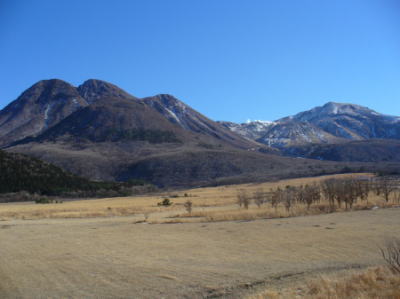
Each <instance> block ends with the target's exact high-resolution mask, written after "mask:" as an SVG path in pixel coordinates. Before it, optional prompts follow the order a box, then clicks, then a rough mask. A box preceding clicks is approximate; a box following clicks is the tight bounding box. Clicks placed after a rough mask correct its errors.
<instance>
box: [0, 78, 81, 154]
mask: <svg viewBox="0 0 400 299" xmlns="http://www.w3.org/2000/svg"><path fill="white" fill-rule="evenodd" d="M87 105H88V102H87V101H86V99H84V98H82V97H81V95H80V94H79V92H78V90H77V89H76V88H75V87H73V86H72V85H70V84H68V83H67V82H64V81H61V80H45V81H40V82H38V83H36V84H34V85H33V86H32V87H30V88H29V89H27V90H26V91H25V92H23V93H22V94H21V95H20V96H19V97H18V99H17V100H15V101H13V102H12V103H10V104H9V105H8V106H6V107H5V108H4V109H3V110H1V111H0V147H1V146H6V145H8V144H10V143H12V142H14V141H17V140H19V139H22V138H24V137H27V136H35V135H37V134H40V133H41V132H44V131H45V130H47V129H48V128H51V127H52V126H54V125H55V124H57V123H58V122H60V121H61V120H63V119H64V118H66V117H67V116H68V115H70V114H71V113H73V112H75V111H77V110H79V109H81V108H83V107H86V106H87Z"/></svg>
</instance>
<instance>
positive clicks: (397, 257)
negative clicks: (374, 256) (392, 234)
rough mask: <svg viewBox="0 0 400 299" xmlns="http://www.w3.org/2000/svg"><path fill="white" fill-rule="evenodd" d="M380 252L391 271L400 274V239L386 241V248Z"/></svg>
mask: <svg viewBox="0 0 400 299" xmlns="http://www.w3.org/2000/svg"><path fill="white" fill-rule="evenodd" d="M380 250H381V254H382V257H383V259H384V260H385V261H386V263H387V264H388V266H389V267H390V269H391V270H392V271H393V272H395V273H398V274H400V239H393V240H390V241H386V243H385V247H384V248H380Z"/></svg>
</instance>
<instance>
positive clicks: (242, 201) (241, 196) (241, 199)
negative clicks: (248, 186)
mask: <svg viewBox="0 0 400 299" xmlns="http://www.w3.org/2000/svg"><path fill="white" fill-rule="evenodd" d="M237 203H238V205H239V207H242V206H243V207H244V208H245V209H248V208H249V205H250V197H249V195H248V194H247V192H246V191H245V190H243V189H241V190H239V191H238V193H237Z"/></svg>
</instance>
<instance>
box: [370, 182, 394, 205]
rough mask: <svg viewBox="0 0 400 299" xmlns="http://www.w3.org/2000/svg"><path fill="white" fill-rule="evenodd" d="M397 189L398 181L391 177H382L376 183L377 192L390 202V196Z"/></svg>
mask: <svg viewBox="0 0 400 299" xmlns="http://www.w3.org/2000/svg"><path fill="white" fill-rule="evenodd" d="M396 189H397V181H395V180H393V179H391V178H390V177H382V178H380V179H379V180H377V181H376V182H375V192H376V194H377V195H381V196H382V197H383V198H384V199H385V201H386V202H389V197H390V194H392V193H393V192H394V191H395V190H396Z"/></svg>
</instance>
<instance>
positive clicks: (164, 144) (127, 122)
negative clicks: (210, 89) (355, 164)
mask: <svg viewBox="0 0 400 299" xmlns="http://www.w3.org/2000/svg"><path fill="white" fill-rule="evenodd" d="M52 82H56V83H57V84H58V85H57V86H62V87H64V86H67V87H68V89H69V90H70V94H71V95H73V96H76V97H77V98H78V97H79V99H81V100H82V105H81V106H80V107H77V108H76V110H75V111H73V112H71V113H68V114H65V115H63V116H64V117H63V118H61V117H59V118H56V117H55V116H53V113H54V111H55V110H54V111H53V110H49V111H48V114H47V118H48V119H54V121H53V122H52V123H51V125H50V124H49V125H48V126H46V127H42V128H41V130H37V131H34V132H32V133H31V134H20V135H18V134H16V135H14V138H13V140H12V142H10V140H8V139H1V140H2V142H3V143H2V144H4V146H3V147H4V148H6V149H7V151H11V152H18V153H23V154H27V155H31V156H34V157H36V158H39V159H42V160H44V161H47V162H50V163H53V164H55V165H57V166H60V167H62V168H63V169H65V170H67V171H70V172H72V173H74V174H77V175H80V176H84V177H87V178H91V179H95V180H129V179H131V178H151V179H152V181H151V182H153V183H155V184H158V185H165V186H167V185H170V184H175V185H182V184H184V185H186V184H189V183H190V184H199V183H200V182H201V183H206V182H207V183H209V182H211V181H213V180H215V179H216V178H220V177H230V176H245V174H246V173H247V172H248V171H250V169H254V167H249V166H245V161H251V163H250V162H249V163H248V164H249V165H250V164H251V165H258V167H259V170H260V172H264V173H266V172H268V171H270V172H271V170H268V171H267V170H266V169H262V168H261V165H263V166H264V167H266V165H268V166H270V165H276V166H277V165H280V164H281V163H282V162H276V161H273V160H276V159H277V158H276V156H274V155H267V154H266V153H269V152H272V153H274V152H275V151H274V150H271V149H270V148H269V147H267V146H264V145H262V144H259V143H257V142H255V141H252V140H248V139H246V138H243V137H241V136H240V135H238V134H235V133H233V132H231V131H230V130H229V129H227V128H225V127H224V126H222V125H221V124H219V123H217V122H214V121H212V120H210V119H208V118H207V117H205V116H203V115H202V114H200V113H199V112H197V111H195V110H194V109H192V108H191V107H189V106H188V105H186V104H184V103H183V102H181V101H179V100H178V99H176V98H174V97H173V96H171V95H165V94H162V95H157V96H153V97H147V98H143V99H140V98H137V97H134V96H132V95H129V94H128V93H127V92H125V91H123V90H122V89H120V88H118V87H117V86H115V85H113V84H111V83H108V82H105V81H100V80H88V81H86V82H84V83H83V84H82V85H81V86H78V87H77V88H75V87H73V86H71V85H69V84H68V83H66V82H63V81H61V80H50V81H42V83H40V82H39V83H40V84H42V85H43V86H45V87H46V86H48V88H50V87H51V91H52V92H49V91H48V90H47V89H46V88H44V89H43V90H41V93H40V97H41V99H42V102H41V104H40V105H39V104H38V103H37V102H36V101H34V100H32V99H31V98H29V97H27V96H25V95H24V96H23V97H20V98H18V99H17V100H16V101H15V102H17V103H23V104H25V105H24V107H26V109H25V110H26V111H27V112H26V111H25V110H20V109H18V107H19V106H18V105H15V104H14V103H15V102H14V103H11V104H10V105H9V106H13V105H15V106H14V110H13V112H14V115H16V116H19V115H21V114H23V113H27V115H29V117H30V118H31V119H42V118H43V114H42V113H41V110H40V109H39V108H40V107H42V106H44V107H47V105H48V104H49V103H52V102H57V99H59V98H60V97H54V96H53V97H49V98H48V99H47V101H46V98H45V96H46V95H47V94H51V95H53V94H59V93H61V92H59V91H58V90H57V88H56V87H57V86H56V87H53V85H52V84H50V83H52ZM39 83H38V84H39ZM24 94H25V93H24ZM28 94H29V93H28ZM71 99H73V98H72V97H71ZM63 102H66V101H63ZM29 107H30V109H29ZM36 111H39V112H37V113H35V112H36ZM28 112H29V113H28ZM1 113H3V111H2V112H1ZM41 117H42V118H41ZM12 125H13V123H11V124H9V123H8V122H7V121H6V122H5V123H4V126H9V127H11V126H12ZM17 129H18V126H16V128H14V132H16V131H17ZM1 130H2V127H0V131H1ZM222 157H223V159H222ZM208 159H211V160H213V161H217V160H218V159H219V160H221V161H223V162H221V163H222V164H221V163H219V164H215V165H220V166H219V167H215V165H214V166H213V164H210V163H209V162H208ZM257 159H258V160H259V161H258V163H255V162H254V161H256V160H257ZM167 160H168V163H166V161H167ZM239 160H242V161H243V163H242V166H241V167H236V168H235V171H232V165H233V161H239ZM264 160H265V161H264ZM170 161H175V162H176V163H170ZM215 163H216V162H215ZM284 163H286V162H284ZM224 165H225V166H224ZM166 168H167V169H168V170H166ZM306 170H307V169H306ZM307 171H308V170H307ZM160 172H161V173H164V174H165V175H164V176H163V177H162V178H161V175H158V174H159V173H160ZM157 173H158V174H157ZM167 173H168V174H169V175H167ZM207 178H208V179H207Z"/></svg>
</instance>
